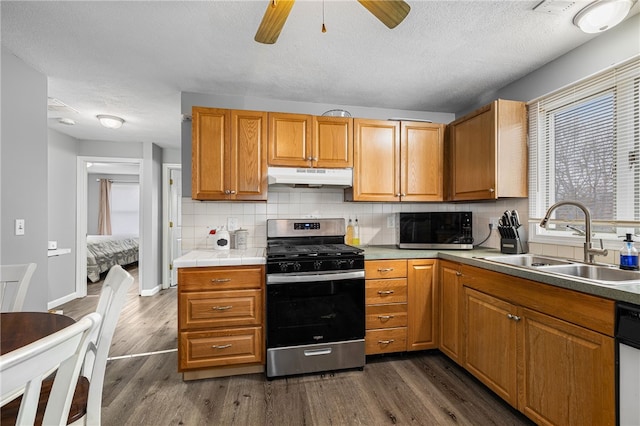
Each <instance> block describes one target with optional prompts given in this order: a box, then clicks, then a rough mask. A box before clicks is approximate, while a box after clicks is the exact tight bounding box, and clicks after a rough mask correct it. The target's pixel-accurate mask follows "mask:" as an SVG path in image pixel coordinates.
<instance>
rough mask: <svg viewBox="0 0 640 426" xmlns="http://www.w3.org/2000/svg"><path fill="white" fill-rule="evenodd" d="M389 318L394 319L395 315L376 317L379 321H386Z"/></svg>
mask: <svg viewBox="0 0 640 426" xmlns="http://www.w3.org/2000/svg"><path fill="white" fill-rule="evenodd" d="M391 318H395V315H378V319H381V320H388V319H391Z"/></svg>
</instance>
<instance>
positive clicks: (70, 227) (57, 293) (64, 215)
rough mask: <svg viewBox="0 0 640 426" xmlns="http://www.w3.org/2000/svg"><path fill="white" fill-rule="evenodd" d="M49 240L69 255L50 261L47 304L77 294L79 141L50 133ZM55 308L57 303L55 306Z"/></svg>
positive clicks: (50, 259) (56, 257) (53, 132)
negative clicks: (68, 251)
mask: <svg viewBox="0 0 640 426" xmlns="http://www.w3.org/2000/svg"><path fill="white" fill-rule="evenodd" d="M48 146H49V154H48V161H47V163H48V169H49V171H48V180H47V187H48V198H49V209H48V227H49V232H48V236H49V237H48V239H49V240H51V241H57V242H58V247H59V248H69V249H71V253H70V254H65V255H62V256H55V257H50V258H49V261H48V264H49V294H48V299H47V302H52V301H55V300H58V299H63V300H65V297H67V296H69V295H70V294H73V293H74V292H75V290H76V285H75V279H76V276H75V270H76V191H75V188H76V161H77V160H76V158H77V152H78V140H77V139H75V138H72V137H71V136H67V135H64V134H62V133H60V132H57V131H55V130H49V131H48ZM54 304H55V303H54Z"/></svg>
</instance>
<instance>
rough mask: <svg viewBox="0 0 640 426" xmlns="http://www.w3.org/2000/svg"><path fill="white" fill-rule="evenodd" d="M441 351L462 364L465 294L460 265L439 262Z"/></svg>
mask: <svg viewBox="0 0 640 426" xmlns="http://www.w3.org/2000/svg"><path fill="white" fill-rule="evenodd" d="M438 262H439V264H440V265H439V268H438V269H439V293H440V335H439V341H440V346H439V348H440V350H441V351H442V352H443V353H444V354H445V355H447V356H448V357H449V358H451V359H452V360H453V361H455V362H457V363H458V364H462V362H463V359H462V309H463V307H464V300H463V297H464V294H463V290H462V281H461V276H462V272H460V264H458V263H454V262H450V261H446V260H439V261H438Z"/></svg>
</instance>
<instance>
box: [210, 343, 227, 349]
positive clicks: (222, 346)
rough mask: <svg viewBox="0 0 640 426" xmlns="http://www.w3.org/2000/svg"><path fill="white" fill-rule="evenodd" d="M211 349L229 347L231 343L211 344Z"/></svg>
mask: <svg viewBox="0 0 640 426" xmlns="http://www.w3.org/2000/svg"><path fill="white" fill-rule="evenodd" d="M211 347H212V348H213V349H227V348H230V347H231V343H229V344H227V345H213V346H211Z"/></svg>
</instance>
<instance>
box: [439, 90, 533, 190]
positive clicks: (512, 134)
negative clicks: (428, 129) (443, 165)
mask: <svg viewBox="0 0 640 426" xmlns="http://www.w3.org/2000/svg"><path fill="white" fill-rule="evenodd" d="M448 135H449V141H448V143H449V144H450V147H447V152H448V159H447V161H448V163H447V164H448V166H449V168H448V170H449V173H448V182H449V184H448V186H449V191H448V193H449V196H448V197H447V198H448V199H450V200H454V201H464V200H493V199H497V198H499V197H527V195H528V194H527V111H526V105H525V104H524V103H523V102H516V101H507V100H503V99H498V100H496V101H494V102H492V103H491V104H489V105H486V106H484V107H482V108H479V109H477V110H475V111H473V112H471V113H469V114H467V115H465V116H464V117H461V118H459V119H457V120H455V121H453V122H452V123H450V124H449V129H448Z"/></svg>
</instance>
